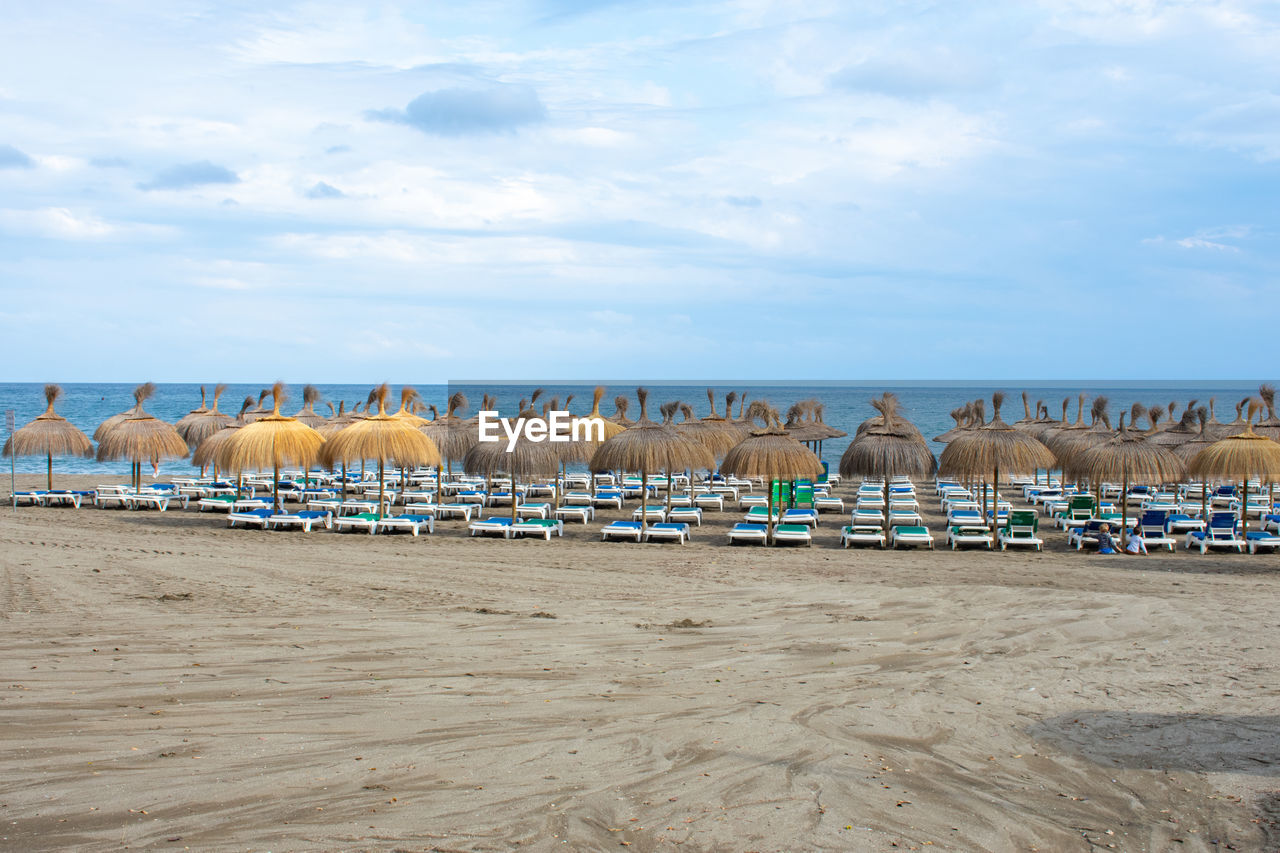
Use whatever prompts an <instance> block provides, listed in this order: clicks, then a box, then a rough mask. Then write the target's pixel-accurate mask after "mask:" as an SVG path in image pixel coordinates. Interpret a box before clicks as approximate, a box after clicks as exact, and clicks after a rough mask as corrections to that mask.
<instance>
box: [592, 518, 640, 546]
mask: <svg viewBox="0 0 1280 853" xmlns="http://www.w3.org/2000/svg"><path fill="white" fill-rule="evenodd" d="M641 533H642V530H641V524H640V522H638V521H611V522H609V523H608V524H606V525H605V526H604V527H601V528H600V541H601V542H604V541H606V540H609V539H633V540H635V541H636V542H639V541H640V536H641Z"/></svg>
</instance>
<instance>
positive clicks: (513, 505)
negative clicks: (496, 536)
mask: <svg viewBox="0 0 1280 853" xmlns="http://www.w3.org/2000/svg"><path fill="white" fill-rule="evenodd" d="M509 488H510V489H511V523H512V524H515V523H516V472H515V471H512V472H511V486H510V487H509Z"/></svg>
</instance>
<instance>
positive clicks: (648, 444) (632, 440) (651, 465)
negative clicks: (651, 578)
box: [591, 388, 715, 530]
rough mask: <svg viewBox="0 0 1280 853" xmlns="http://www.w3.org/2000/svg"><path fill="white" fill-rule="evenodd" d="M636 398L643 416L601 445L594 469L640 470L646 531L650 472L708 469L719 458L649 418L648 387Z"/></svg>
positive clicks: (592, 464) (689, 439)
mask: <svg viewBox="0 0 1280 853" xmlns="http://www.w3.org/2000/svg"><path fill="white" fill-rule="evenodd" d="M636 397H637V398H639V400H640V419H639V420H638V421H636V422H635V423H633V424H632V425H631V426H629V427H627V428H626V429H625V430H623V431H622V432H620V433H618V434H617V435H615V436H614V437H613V438H610V439H608V440H607V441H605V442H604V443H603V444H601V445H600V448H599V449H598V450H596V452H595V454H594V455H592V457H591V470H592V471H639V472H640V481H641V483H642V494H641V504H640V506H641V508H642V509H641V513H640V525H641V529H642V530H644V529H647V528H648V526H649V513H648V511H647V509H648V505H649V474H651V473H655V472H657V471H660V470H661V471H665V472H666V473H667V474H668V476H669V475H670V474H671V472H672V471H681V470H683V469H685V468H707V467H709V466H712V465H714V464H715V460H714V459H713V458H712V457H711V452H710V451H709V450H707V449H706V448H705V447H703V446H702V445H701V444H699V443H698V442H696V441H694V440H693V439H691V438H687V437H686V436H683V435H681V434H680V433H678V432H676V430H674V429H672V428H671V427H667V426H663V425H662V424H656V423H654V422H653V421H651V420H649V415H648V412H647V411H646V407H647V404H648V401H649V391H648V389H647V388H637V389H636ZM624 399H625V398H624ZM669 486H670V483H669V481H668V487H669Z"/></svg>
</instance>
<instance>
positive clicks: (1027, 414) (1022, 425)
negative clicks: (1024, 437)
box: [1010, 391, 1040, 430]
mask: <svg viewBox="0 0 1280 853" xmlns="http://www.w3.org/2000/svg"><path fill="white" fill-rule="evenodd" d="M1039 414H1040V410H1039V409H1037V410H1036V415H1037V416H1038V415H1039ZM1035 422H1036V418H1035V417H1032V415H1031V395H1030V394H1028V393H1027V392H1026V391H1023V392H1022V417H1021V418H1019V419H1018V420H1016V421H1014V422H1013V423H1012V424H1010V426H1011V427H1013V428H1014V429H1022V430H1025V429H1030V428H1031V426H1032V425H1033V424H1035Z"/></svg>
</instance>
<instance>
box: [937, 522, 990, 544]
mask: <svg viewBox="0 0 1280 853" xmlns="http://www.w3.org/2000/svg"><path fill="white" fill-rule="evenodd" d="M947 545H949V546H950V547H951V550H952V551H954V550H956V549H957V548H959V547H960V546H961V545H981V546H983V547H984V548H987V549H988V550H990V548H991V531H990V530H988V529H987V528H985V527H982V526H981V525H972V524H967V525H966V524H953V525H951V526H949V527H948V528H947Z"/></svg>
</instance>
